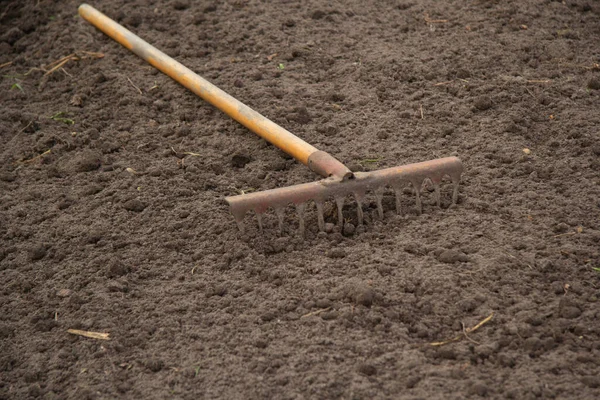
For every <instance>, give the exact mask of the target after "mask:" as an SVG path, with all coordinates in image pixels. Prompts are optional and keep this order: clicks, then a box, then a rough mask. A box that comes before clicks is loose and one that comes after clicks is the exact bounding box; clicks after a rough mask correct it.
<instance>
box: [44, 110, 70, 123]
mask: <svg viewBox="0 0 600 400" xmlns="http://www.w3.org/2000/svg"><path fill="white" fill-rule="evenodd" d="M62 115H65V113H64V112H62V111H60V112H57V113H56V114H54V115H53V116H51V117H50V119H53V120H54V121H58V122H64V123H65V124H67V125H73V124H74V123H75V121H74V120H72V119H71V118H64V117H62Z"/></svg>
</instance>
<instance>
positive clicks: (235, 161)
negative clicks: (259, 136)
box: [231, 153, 252, 168]
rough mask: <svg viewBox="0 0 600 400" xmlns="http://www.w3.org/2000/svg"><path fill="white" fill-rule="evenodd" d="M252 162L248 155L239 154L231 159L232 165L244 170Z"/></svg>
mask: <svg viewBox="0 0 600 400" xmlns="http://www.w3.org/2000/svg"><path fill="white" fill-rule="evenodd" d="M251 160H252V159H251V158H250V156H249V155H248V154H244V153H238V154H234V155H233V156H232V157H231V165H232V166H234V167H235V168H244V167H245V166H246V164H248V163H249V162H250V161H251Z"/></svg>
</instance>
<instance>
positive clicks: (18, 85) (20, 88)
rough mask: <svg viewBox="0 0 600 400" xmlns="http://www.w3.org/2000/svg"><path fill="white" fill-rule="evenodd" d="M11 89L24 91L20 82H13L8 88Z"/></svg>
mask: <svg viewBox="0 0 600 400" xmlns="http://www.w3.org/2000/svg"><path fill="white" fill-rule="evenodd" d="M13 89H19V90H20V91H21V92H23V91H24V90H23V86H21V85H20V84H18V83H13V84H12V86H11V87H10V90H13Z"/></svg>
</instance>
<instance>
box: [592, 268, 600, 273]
mask: <svg viewBox="0 0 600 400" xmlns="http://www.w3.org/2000/svg"><path fill="white" fill-rule="evenodd" d="M592 269H593V270H594V271H596V272H598V273H600V268H598V267H592Z"/></svg>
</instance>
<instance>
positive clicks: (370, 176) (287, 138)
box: [79, 4, 463, 235]
mask: <svg viewBox="0 0 600 400" xmlns="http://www.w3.org/2000/svg"><path fill="white" fill-rule="evenodd" d="M79 14H80V15H81V17H83V18H84V19H85V20H87V21H88V22H90V23H91V24H92V25H94V26H95V27H96V28H98V29H99V30H101V31H102V32H104V33H105V34H106V35H108V36H109V37H111V38H112V39H114V40H115V41H117V42H119V43H120V44H121V45H123V46H124V47H126V48H127V49H129V50H131V51H132V52H133V53H135V54H136V55H138V56H139V57H141V58H142V59H144V60H145V61H147V62H148V63H149V64H151V65H152V66H154V67H155V68H157V69H158V70H160V71H161V72H163V73H165V74H166V75H168V76H170V77H171V78H172V79H174V80H175V81H177V82H179V83H180V84H181V85H183V86H185V87H186V88H188V89H189V90H191V91H192V92H194V93H195V94H197V95H198V96H200V97H201V98H202V99H204V100H205V101H207V102H209V103H210V104H212V105H213V106H215V107H217V108H218V109H220V110H221V111H223V112H224V113H225V114H227V115H229V116H230V117H231V118H233V119H235V120H236V121H238V122H239V123H241V124H242V125H244V126H245V127H247V128H248V129H250V130H251V131H253V132H254V133H256V134H257V135H259V136H260V137H262V138H264V139H265V140H267V141H268V142H270V143H271V144H273V145H274V146H276V147H278V148H280V149H281V150H283V151H285V152H286V153H288V154H289V155H291V156H292V157H294V158H295V159H296V160H298V161H300V162H301V163H303V164H305V165H306V166H308V168H310V169H311V170H312V171H314V172H315V173H317V174H319V175H321V176H322V177H323V178H324V179H322V180H320V181H317V182H311V183H305V184H300V185H295V186H288V187H283V188H277V189H271V190H265V191H262V192H255V193H248V194H242V195H238V196H230V197H226V198H225V200H226V201H227V203H228V204H229V206H230V209H231V213H232V214H233V216H234V218H235V220H236V223H237V225H238V227H239V229H240V231H242V232H243V231H244V224H243V221H244V218H245V216H246V214H247V213H248V212H251V211H253V212H254V213H256V216H257V220H258V225H259V230H260V231H261V232H262V230H263V223H262V216H263V214H265V213H266V212H267V210H269V209H273V210H275V214H276V215H277V217H278V220H279V229H280V231H282V230H283V221H284V216H285V209H286V208H287V207H288V206H289V205H290V204H292V205H294V206H295V207H296V211H297V213H298V217H299V219H300V222H299V230H300V234H301V235H303V234H304V230H305V225H304V213H305V210H306V205H307V204H308V203H309V202H314V203H315V204H316V208H317V214H318V225H319V230H320V231H324V230H325V219H324V203H325V202H326V201H328V200H330V199H333V200H334V201H335V203H336V206H337V216H338V224H340V225H343V221H344V218H343V214H342V208H343V206H344V202H345V199H346V197H347V196H353V197H354V199H355V200H356V203H357V220H358V225H359V226H360V225H362V224H363V218H364V215H363V209H362V203H363V202H364V201H365V196H366V194H367V192H369V193H370V192H373V193H374V194H375V198H376V203H377V212H378V215H379V218H383V205H382V201H383V196H384V193H385V192H386V190H389V189H391V190H392V191H393V192H394V194H395V196H396V212H397V213H400V212H401V201H400V200H401V193H402V191H403V189H404V188H405V187H406V186H408V185H412V187H413V188H414V192H415V194H416V207H417V213H419V214H420V213H421V210H422V205H421V197H420V192H421V188H422V186H423V183H424V182H425V181H426V180H429V181H431V183H432V184H433V187H434V193H435V194H434V196H435V201H436V204H437V206H438V207H440V204H441V199H440V197H441V195H440V184H441V182H442V179H443V178H444V177H446V176H448V177H449V178H450V180H451V182H452V185H453V192H452V203H453V204H455V203H456V201H457V198H458V184H459V182H460V177H461V174H462V171H463V166H462V163H461V161H460V160H459V159H458V158H457V157H447V158H439V159H435V160H431V161H425V162H420V163H416V164H408V165H402V166H398V167H392V168H387V169H383V170H378V171H371V172H352V171H350V169H348V168H347V167H346V166H345V165H344V164H342V163H341V162H340V161H338V160H337V159H336V158H334V157H333V156H332V155H330V154H329V153H326V152H324V151H321V150H318V149H317V148H315V147H314V146H312V145H310V144H308V143H306V142H305V141H304V140H302V139H300V138H299V137H297V136H295V135H294V134H292V133H291V132H289V131H287V130H286V129H284V128H282V127H280V126H279V125H277V124H275V123H274V122H272V121H270V120H269V119H267V118H265V117H264V116H262V115H261V114H259V113H258V112H256V111H254V110H253V109H251V108H250V107H248V106H247V105H245V104H243V103H241V102H240V101H238V100H236V99H235V98H233V97H232V96H230V95H229V94H227V93H225V92H224V91H222V90H221V89H219V88H218V87H216V86H214V85H213V84H211V83H210V82H208V81H207V80H205V79H203V78H202V77H200V76H199V75H197V74H196V73H194V72H193V71H191V70H190V69H188V68H187V67H185V66H183V65H182V64H180V63H179V62H177V61H175V60H174V59H172V58H171V57H169V56H167V55H166V54H165V53H163V52H161V51H160V50H158V49H156V48H155V47H153V46H152V45H150V44H149V43H147V42H145V41H144V40H142V39H141V38H140V37H138V36H136V35H135V34H133V33H132V32H131V31H129V30H127V29H125V28H124V27H123V26H121V25H119V24H118V23H116V22H115V21H113V20H112V19H110V18H108V17H107V16H106V15H104V14H102V13H101V12H99V11H98V10H96V9H95V8H93V7H91V6H90V5H87V4H82V5H81V6H80V7H79ZM388 188H389V189H388Z"/></svg>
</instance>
